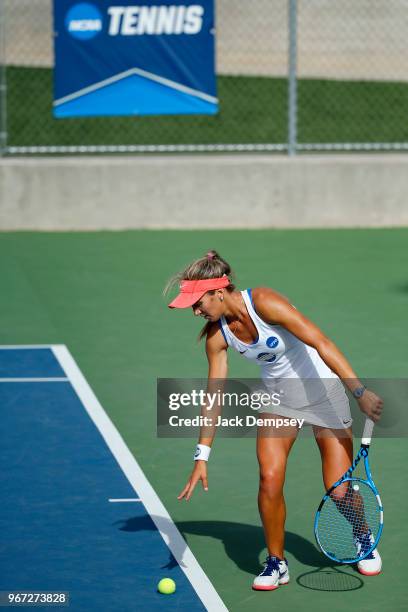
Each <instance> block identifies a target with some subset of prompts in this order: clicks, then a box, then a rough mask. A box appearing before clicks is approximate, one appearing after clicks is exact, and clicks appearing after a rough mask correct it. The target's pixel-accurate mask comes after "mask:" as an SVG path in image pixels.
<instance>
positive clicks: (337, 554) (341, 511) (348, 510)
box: [317, 480, 380, 561]
mask: <svg viewBox="0 0 408 612" xmlns="http://www.w3.org/2000/svg"><path fill="white" fill-rule="evenodd" d="M379 528H380V509H379V506H378V501H377V498H376V495H375V493H374V491H373V490H372V489H371V487H370V486H369V485H368V484H366V483H364V482H360V481H357V480H350V481H347V482H345V483H342V484H340V485H339V486H338V487H336V488H335V489H333V491H332V492H331V493H330V496H329V497H328V498H327V499H326V501H325V502H324V503H323V506H322V508H321V510H320V515H319V522H318V527H317V533H318V537H319V541H320V544H321V546H322V548H323V550H325V551H326V552H327V553H328V554H329V555H330V556H332V557H334V558H336V559H338V560H339V561H351V560H353V559H358V558H359V557H364V555H365V554H366V553H367V552H368V550H369V549H370V548H371V546H372V544H373V543H374V541H375V538H376V536H377V533H378V530H379Z"/></svg>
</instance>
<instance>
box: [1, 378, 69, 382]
mask: <svg viewBox="0 0 408 612" xmlns="http://www.w3.org/2000/svg"><path fill="white" fill-rule="evenodd" d="M8 382H30V383H31V382H69V378H66V377H65V378H0V383H8Z"/></svg>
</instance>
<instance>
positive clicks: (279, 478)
mask: <svg viewBox="0 0 408 612" xmlns="http://www.w3.org/2000/svg"><path fill="white" fill-rule="evenodd" d="M284 480H285V471H284V469H281V468H278V467H277V468H270V467H269V468H267V469H264V470H262V469H261V470H260V472H259V489H260V491H262V492H263V493H266V494H267V495H269V496H276V495H281V494H282V492H283V483H284Z"/></svg>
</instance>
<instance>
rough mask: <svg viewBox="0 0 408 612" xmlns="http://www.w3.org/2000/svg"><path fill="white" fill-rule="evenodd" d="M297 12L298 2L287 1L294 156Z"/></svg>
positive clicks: (290, 138) (291, 151) (290, 141)
mask: <svg viewBox="0 0 408 612" xmlns="http://www.w3.org/2000/svg"><path fill="white" fill-rule="evenodd" d="M297 10H298V1H297V0H289V75H288V76H289V78H288V86H289V90H288V104H289V106H288V153H289V155H296V144H297Z"/></svg>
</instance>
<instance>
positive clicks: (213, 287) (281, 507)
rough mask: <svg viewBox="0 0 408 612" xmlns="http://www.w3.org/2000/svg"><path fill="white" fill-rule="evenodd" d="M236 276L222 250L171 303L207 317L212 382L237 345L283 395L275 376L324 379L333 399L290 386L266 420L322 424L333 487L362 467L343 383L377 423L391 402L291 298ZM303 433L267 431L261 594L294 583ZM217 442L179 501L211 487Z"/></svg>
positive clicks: (367, 567) (261, 442)
mask: <svg viewBox="0 0 408 612" xmlns="http://www.w3.org/2000/svg"><path fill="white" fill-rule="evenodd" d="M231 276H232V272H231V268H230V266H229V264H228V263H227V262H226V261H225V260H224V259H222V258H221V257H220V256H219V255H218V253H217V252H216V251H209V252H208V253H207V255H206V256H204V257H203V258H201V259H198V260H196V261H194V262H193V263H192V264H191V265H189V266H188V267H187V268H186V269H185V270H184V271H183V272H181V273H180V274H178V275H176V276H175V277H174V278H173V279H172V280H171V281H170V282H169V284H168V286H167V289H169V288H170V287H171V286H172V285H174V284H175V283H176V282H179V283H180V293H179V294H178V296H177V297H176V298H175V299H174V300H173V301H172V302H171V303H170V304H169V307H170V308H187V307H190V308H192V310H193V313H194V315H195V316H200V317H203V318H204V319H205V320H206V325H205V327H204V328H203V330H202V331H201V334H200V338H202V337H205V338H206V353H207V358H208V364H209V372H208V379H209V381H210V380H211V379H225V378H226V377H227V370H228V365H227V350H228V348H229V347H231V348H233V349H235V350H236V351H238V352H239V353H240V354H241V355H242V357H243V358H245V359H249V360H250V361H252V362H254V363H257V364H258V365H259V366H260V368H261V376H262V380H263V383H264V385H265V386H266V388H267V389H275V387H274V379H275V381H276V379H281V380H282V379H286V378H291V379H302V380H305V379H317V380H318V381H321V382H322V383H324V389H325V393H323V394H322V393H321V389H320V390H319V389H317V390H315V389H314V386H315V385H312V387H311V389H307V391H306V395H307V397H306V401H305V397H303V396H302V393H300V394H299V393H298V392H297V391H296V392H295V393H292V395H293V397H290V396H291V392H290V387H288V386H287V387H285V389H287V388H288V389H289V392H288V395H289V397H288V398H287V399H285V401H284V403H282V404H281V405H280V406H278V407H276V406H275V407H271V408H270V407H267V408H265V409H264V411H263V412H262V415H259V416H260V417H261V418H266V416H267V414H268V412H269V421H270V420H271V418H270V417H271V414H270V412H273V414H278V415H283V416H290V417H292V416H295V417H297V418H301V419H304V422H305V424H309V425H311V426H312V427H313V432H314V436H315V439H316V442H317V445H318V447H319V450H320V454H321V459H322V471H323V481H324V486H325V487H326V489H328V488H329V487H330V486H331V485H332V484H333V483H334V482H336V481H337V480H338V479H339V478H340V476H341V475H342V474H343V473H344V472H345V471H346V470H347V469H348V468H349V467H350V465H351V463H352V461H353V440H352V432H351V423H352V418H351V414H350V406H349V402H348V398H347V395H346V393H345V390H344V387H343V384H344V385H345V386H347V388H348V389H349V390H350V392H351V393H352V394H353V395H354V397H355V398H356V399H357V401H358V403H359V407H360V409H361V411H362V412H363V413H365V415H367V416H368V417H370V418H371V419H372V420H373V421H374V422H376V421H378V419H379V418H380V416H381V411H382V405H383V402H382V400H381V398H379V397H378V396H377V395H376V394H375V393H373V392H371V391H369V390H368V389H366V388H365V387H364V386H363V385H362V383H361V382H360V381H359V379H358V378H357V376H356V374H355V373H354V371H353V369H352V368H351V366H350V364H349V363H348V361H347V359H346V358H345V357H344V355H343V354H342V353H341V352H340V350H339V349H338V348H337V347H336V345H335V344H334V343H333V342H332V341H331V340H330V339H329V338H328V337H327V336H325V335H324V334H323V333H322V331H321V330H320V329H319V328H318V327H317V326H316V325H314V323H312V322H311V321H310V320H308V319H307V318H306V317H305V316H303V315H302V314H301V313H300V312H299V311H298V310H297V309H296V308H295V307H294V306H293V305H292V304H291V303H290V302H289V301H288V300H287V299H286V298H285V297H283V296H282V295H280V294H279V293H277V292H276V291H274V290H273V289H270V288H267V287H257V288H253V289H246V290H245V291H238V290H236V289H235V286H234V284H233V283H232V282H231ZM298 382H301V381H298ZM312 382H313V381H312ZM318 386H319V385H318ZM295 388H296V387H295ZM299 388H300V387H299V386H298V389H299ZM284 404H286V405H284ZM201 431H203V430H201ZM279 431H281V430H279ZM297 433H298V427H297V426H289V427H287V428H285V433H284V435H283V434H280V433H276V434H274V432H273V428H272V430H271V426H270V425H261V426H260V427H258V435H257V457H258V462H259V469H260V482H259V495H258V506H259V511H260V515H261V519H262V523H263V528H264V533H265V540H266V545H267V549H268V557H267V559H266V562H265V567H264V570H263V571H262V572H261V574H260V575H259V576H257V577H256V578H255V580H254V582H253V588H254V589H257V590H273V589H276V588H277V587H278V586H279V585H283V584H287V583H288V582H289V570H288V562H287V560H286V558H285V554H284V525H285V517H286V506H285V500H284V496H283V485H284V481H285V471H286V463H287V459H288V455H289V452H290V449H291V447H292V445H293V443H294V441H295V439H296V436H297ZM269 434H270V435H269ZM213 438H214V434H212V435H208V433H206V437H205V436H203V435H200V438H199V442H198V445H197V449H196V452H195V456H194V459H195V465H194V469H193V471H192V474H191V476H190V478H189V479H188V482H187V484H186V486H185V487H184V489H183V490H182V491H181V493H180V495H179V496H178V499H180V500H181V499H186V500H189V499H190V498H191V495H192V493H193V491H194V488H195V487H196V485H197V483H198V482H199V481H201V482H202V485H203V487H204V489H205V490H208V477H207V461H208V458H209V455H210V450H211V446H212V443H213ZM371 537H372V536H371V535H370V533H367V534H365V535H360V536H359V538H360V539H359V541H356V548H358V549H359V550H361V549H364V547H367V548H366V550H369V548H370V547H371V544H372V543H373V542H374V540H370V538H371ZM357 566H358V570H359V571H360V572H361V573H362V574H365V575H376V574H379V573H380V571H381V557H380V555H379V553H378V550H376V549H375V550H374V551H373V552H372V553H370V554H369V555H368V557H367V558H365V559H364V560H362V561H360V562H359V563H358V565H357Z"/></svg>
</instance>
